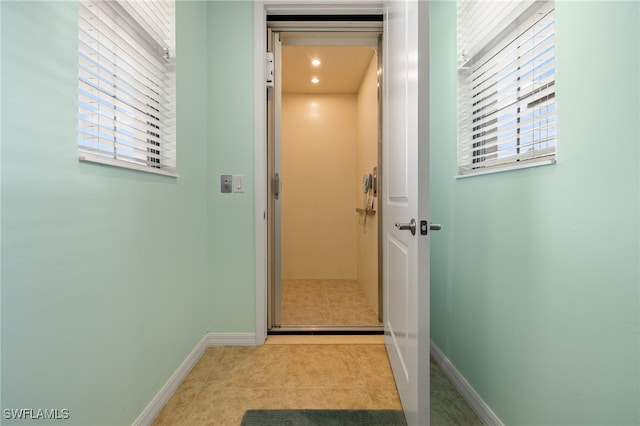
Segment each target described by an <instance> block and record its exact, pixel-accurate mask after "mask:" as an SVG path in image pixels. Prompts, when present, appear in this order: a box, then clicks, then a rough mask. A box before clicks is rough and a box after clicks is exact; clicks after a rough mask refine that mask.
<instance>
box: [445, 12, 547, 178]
mask: <svg viewBox="0 0 640 426" xmlns="http://www.w3.org/2000/svg"><path fill="white" fill-rule="evenodd" d="M478 6H479V7H478ZM481 7H484V8H485V9H484V10H483V9H481ZM492 7H493V9H492ZM470 8H471V9H473V8H475V10H470ZM479 10H480V12H478V11H479ZM487 11H488V12H487ZM465 14H466V15H465ZM461 27H462V28H461ZM478 28H480V30H478ZM539 34H541V35H544V36H545V37H547V38H546V39H543V38H535V37H538V35H539ZM523 40H526V42H527V43H530V44H527V49H530V50H531V51H532V53H528V54H529V55H530V57H531V59H530V60H529V62H531V63H530V64H529V65H527V66H526V67H525V66H524V65H522V66H521V65H520V64H519V61H520V55H521V54H522V53H520V52H523V51H524V49H523V50H520V47H521V46H524V45H525V44H524V41H523ZM541 40H542V41H541ZM543 43H546V45H545V44H543ZM547 45H548V46H547ZM555 45H556V43H555V3H554V0H548V1H522V2H513V1H511V2H487V1H477V0H476V1H475V2H474V3H471V2H469V1H460V0H459V1H458V60H459V62H458V138H457V147H458V149H457V151H458V154H457V158H458V159H457V162H458V164H457V176H456V177H457V178H466V177H471V176H478V175H485V174H489V173H498V172H504V171H510V170H516V169H522V168H529V167H538V166H543V165H550V164H555V162H556V157H557V104H556V50H555ZM549 46H550V47H549ZM542 47H545V48H546V49H547V50H536V51H533V49H534V48H535V49H538V48H540V49H542ZM514 52H519V53H518V54H517V55H518V56H515V55H514ZM539 52H542V53H539ZM544 55H546V56H544ZM522 56H523V57H524V55H522ZM542 59H545V60H547V62H546V63H545V62H543V61H542ZM535 61H537V62H535ZM522 62H523V63H525V61H524V59H523V61H522ZM504 63H509V64H510V65H508V66H505V65H503V64H504ZM514 64H515V65H514ZM503 69H504V70H506V71H503ZM526 74H532V77H531V78H530V80H524V79H523V80H521V78H522V77H521V76H522V75H526ZM486 76H489V77H488V78H487V77H486ZM508 76H512V77H511V80H509V78H508ZM513 76H517V78H515V77H513ZM492 78H493V80H492ZM525 83H526V84H525ZM483 85H484V86H483ZM527 85H531V88H529V89H526V90H528V92H526V96H521V94H522V92H521V91H520V90H521V88H523V87H525V86H527ZM536 85H537V86H536ZM500 86H502V87H500ZM508 92H511V93H508ZM523 105H524V108H523ZM508 108H511V109H508ZM485 109H486V111H487V112H486V113H485V112H483V110H485ZM521 109H522V110H521ZM524 109H527V110H528V111H527V112H525V111H524ZM508 111H511V112H510V113H507V112H508ZM514 111H515V112H514ZM498 114H500V116H498ZM524 118H526V119H527V120H529V121H521V120H522V119H524ZM507 120H511V122H510V123H515V124H510V126H509V127H508V130H509V132H505V131H504V128H505V124H504V123H508V122H507ZM527 127H528V128H527ZM483 128H488V129H489V132H488V133H490V134H491V137H486V138H485V132H484V130H483ZM523 130H526V132H527V137H528V138H529V139H528V140H526V141H525V139H524V138H522V140H523V142H522V144H521V137H520V133H521V131H523ZM500 132H502V134H500V137H499V136H498V135H499V133H500ZM514 132H515V133H514ZM545 132H546V133H545ZM509 133H512V134H509ZM505 135H506V136H505ZM523 135H524V133H523ZM482 138H484V139H482ZM543 145H544V146H543ZM485 147H487V148H485ZM487 149H490V150H491V151H489V152H487V151H486V150H487ZM524 149H526V151H524ZM521 150H522V151H521Z"/></svg>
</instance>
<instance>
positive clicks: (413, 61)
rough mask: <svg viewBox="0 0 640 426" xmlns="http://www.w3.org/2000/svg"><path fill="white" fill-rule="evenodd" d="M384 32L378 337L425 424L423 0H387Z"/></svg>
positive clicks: (406, 398) (413, 417)
mask: <svg viewBox="0 0 640 426" xmlns="http://www.w3.org/2000/svg"><path fill="white" fill-rule="evenodd" d="M384 40H385V48H384V52H385V53H386V54H385V62H384V70H383V75H384V88H385V90H384V96H383V117H384V118H383V119H384V124H383V126H384V142H383V143H384V148H383V172H384V179H383V203H384V205H383V212H384V215H383V271H384V278H383V286H384V300H385V312H384V313H385V315H384V322H385V344H386V345H387V352H388V354H389V359H390V361H391V365H392V368H393V372H394V376H395V380H396V385H397V387H398V391H399V393H400V399H401V401H402V405H403V408H404V411H405V415H406V417H407V421H408V423H409V424H410V425H428V423H429V373H428V369H429V352H428V348H429V322H428V317H429V297H428V293H429V274H428V268H429V253H428V247H429V246H428V236H421V235H420V230H419V221H420V220H427V218H428V198H429V192H428V171H427V170H428V148H429V145H428V143H429V141H428V122H429V116H428V81H429V80H428V79H429V74H428V55H429V51H428V2H418V1H415V0H395V1H388V2H387V3H386V14H385V30H384ZM412 219H415V220H416V221H417V222H418V225H417V228H418V229H416V233H415V235H413V234H412V233H411V232H410V231H409V230H400V229H398V228H397V227H396V223H409V222H410V221H411V220H412Z"/></svg>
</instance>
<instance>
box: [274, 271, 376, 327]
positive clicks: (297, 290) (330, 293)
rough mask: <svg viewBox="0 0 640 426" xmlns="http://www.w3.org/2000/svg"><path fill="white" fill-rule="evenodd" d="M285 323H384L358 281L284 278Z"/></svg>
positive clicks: (335, 324)
mask: <svg viewBox="0 0 640 426" xmlns="http://www.w3.org/2000/svg"><path fill="white" fill-rule="evenodd" d="M282 325H283V326H303V325H321V326H322V325H324V326H381V325H382V324H381V323H380V322H379V321H378V315H377V313H376V311H375V310H374V309H373V307H372V306H371V303H370V302H369V300H367V297H366V295H365V294H364V292H363V291H362V289H361V288H360V285H359V284H358V282H357V281H355V280H283V281H282Z"/></svg>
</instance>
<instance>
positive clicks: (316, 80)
mask: <svg viewBox="0 0 640 426" xmlns="http://www.w3.org/2000/svg"><path fill="white" fill-rule="evenodd" d="M311 82H312V83H313V84H318V83H320V79H319V78H318V77H313V78H312V79H311Z"/></svg>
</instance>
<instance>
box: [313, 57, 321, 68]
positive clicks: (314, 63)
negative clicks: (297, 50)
mask: <svg viewBox="0 0 640 426" xmlns="http://www.w3.org/2000/svg"><path fill="white" fill-rule="evenodd" d="M320 64H321V62H320V59H314V60H313V61H311V65H313V66H314V67H317V66H318V65H320Z"/></svg>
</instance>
